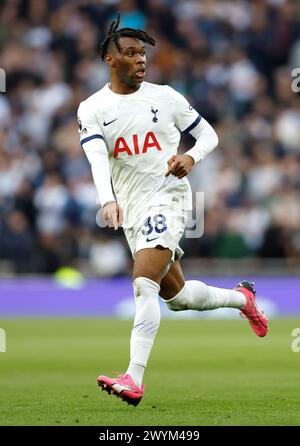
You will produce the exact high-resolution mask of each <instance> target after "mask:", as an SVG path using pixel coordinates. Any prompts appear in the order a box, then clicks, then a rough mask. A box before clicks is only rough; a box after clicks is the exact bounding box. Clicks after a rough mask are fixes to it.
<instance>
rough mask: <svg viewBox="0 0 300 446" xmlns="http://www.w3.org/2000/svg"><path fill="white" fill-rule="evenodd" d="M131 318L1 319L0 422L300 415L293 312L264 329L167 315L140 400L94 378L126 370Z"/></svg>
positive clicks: (254, 421)
mask: <svg viewBox="0 0 300 446" xmlns="http://www.w3.org/2000/svg"><path fill="white" fill-rule="evenodd" d="M131 324H132V322H131V321H118V320H107V319H106V320H104V319H98V320H96V319H90V320H87V319H82V320H80V319H78V320H73V319H43V320H38V319H36V320H26V319H18V320H10V319H7V320H2V321H1V322H0V326H1V327H2V328H4V329H5V331H6V337H7V351H6V353H0V398H1V411H0V425H14V426H16V425H59V426H61V425H98V426H112V425H117V426H121V425H129V426H137V425H144V426H154V425H159V426H163V425H166V426H168V425H172V426H182V425H186V426H203V425H212V426H213V425H300V390H299V389H300V352H299V353H294V352H293V351H292V349H291V343H292V340H293V338H292V336H291V333H292V330H293V328H296V327H300V321H299V319H298V320H295V319H276V320H273V321H271V324H270V325H271V331H270V333H269V335H268V336H267V337H266V338H264V339H261V338H258V337H256V336H255V335H254V333H253V332H252V330H251V329H250V327H249V325H248V323H247V321H220V320H207V319H205V320H203V319H200V320H163V321H162V323H161V327H160V330H159V333H158V335H157V338H156V342H155V346H154V348H153V351H152V355H151V358H150V361H149V366H148V368H147V370H146V373H145V380H144V382H145V386H146V391H145V394H144V397H143V400H142V402H141V403H140V405H139V406H138V407H136V408H134V407H132V406H127V405H126V404H125V403H123V402H122V401H121V400H120V399H118V398H116V397H114V396H108V395H107V393H106V392H101V391H100V388H98V387H97V386H96V377H97V376H98V374H100V373H101V374H108V375H110V374H111V373H112V371H120V372H123V371H124V370H126V367H127V362H128V349H129V336H130V330H131Z"/></svg>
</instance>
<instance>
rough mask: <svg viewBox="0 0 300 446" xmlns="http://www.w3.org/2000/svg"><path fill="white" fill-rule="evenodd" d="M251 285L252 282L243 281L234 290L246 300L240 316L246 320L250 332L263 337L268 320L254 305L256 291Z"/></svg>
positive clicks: (266, 329)
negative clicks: (249, 326) (240, 293)
mask: <svg viewBox="0 0 300 446" xmlns="http://www.w3.org/2000/svg"><path fill="white" fill-rule="evenodd" d="M253 285H254V283H253V282H248V281H246V280H244V281H242V282H240V283H239V284H238V285H237V286H236V287H235V288H234V290H235V291H240V292H242V293H243V294H244V296H245V297H246V299H247V303H246V306H245V307H244V308H242V309H241V312H240V315H241V316H242V317H245V318H247V319H248V321H249V324H250V325H251V328H252V330H253V331H254V333H255V334H256V335H257V336H260V337H263V336H266V334H267V332H268V319H267V318H266V316H265V315H264V313H263V312H262V311H261V310H260V309H259V308H258V306H257V304H256V300H255V293H256V291H255V289H254V288H253Z"/></svg>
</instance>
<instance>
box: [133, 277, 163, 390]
mask: <svg viewBox="0 0 300 446" xmlns="http://www.w3.org/2000/svg"><path fill="white" fill-rule="evenodd" d="M133 288H134V296H135V303H136V312H135V318H134V323H133V327H132V332H131V339H130V363H129V367H128V370H127V372H126V373H128V374H129V375H130V376H131V377H132V379H133V381H134V382H135V384H136V385H137V386H138V387H141V385H142V381H143V375H144V371H145V368H146V366H147V361H148V358H149V355H150V353H151V349H152V346H153V342H154V339H155V336H156V333H157V330H158V327H159V324H160V306H159V301H158V294H159V290H160V286H159V285H158V284H157V283H156V282H154V281H153V280H150V279H147V278H146V277H138V278H137V279H135V280H134V282H133Z"/></svg>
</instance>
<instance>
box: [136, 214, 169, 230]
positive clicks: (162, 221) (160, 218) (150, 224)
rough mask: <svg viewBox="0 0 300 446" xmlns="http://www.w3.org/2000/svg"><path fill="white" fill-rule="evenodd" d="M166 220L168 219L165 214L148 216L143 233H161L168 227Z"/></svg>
mask: <svg viewBox="0 0 300 446" xmlns="http://www.w3.org/2000/svg"><path fill="white" fill-rule="evenodd" d="M166 220H167V219H166V217H165V216H164V215H163V214H156V215H154V216H153V217H151V216H150V217H147V218H146V220H145V222H144V226H143V228H144V229H143V230H142V234H143V235H150V234H151V233H153V231H154V233H157V234H161V233H162V232H164V231H166V230H167V229H168V226H167V224H166Z"/></svg>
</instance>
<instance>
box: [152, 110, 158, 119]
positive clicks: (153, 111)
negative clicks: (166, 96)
mask: <svg viewBox="0 0 300 446" xmlns="http://www.w3.org/2000/svg"><path fill="white" fill-rule="evenodd" d="M151 112H152V113H153V114H154V116H153V119H152V121H153V122H157V121H158V117H157V116H156V114H157V113H158V109H156V110H155V109H154V108H153V107H151Z"/></svg>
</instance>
